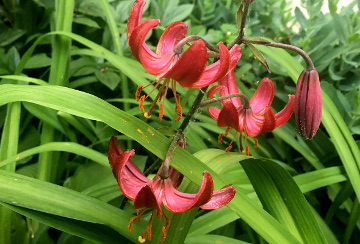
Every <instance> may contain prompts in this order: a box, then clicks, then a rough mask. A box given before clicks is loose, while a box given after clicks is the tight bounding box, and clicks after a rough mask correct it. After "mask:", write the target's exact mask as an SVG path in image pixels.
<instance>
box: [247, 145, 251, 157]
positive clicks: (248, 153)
mask: <svg viewBox="0 0 360 244" xmlns="http://www.w3.org/2000/svg"><path fill="white" fill-rule="evenodd" d="M249 155H250V149H249V147H248V146H246V156H249Z"/></svg>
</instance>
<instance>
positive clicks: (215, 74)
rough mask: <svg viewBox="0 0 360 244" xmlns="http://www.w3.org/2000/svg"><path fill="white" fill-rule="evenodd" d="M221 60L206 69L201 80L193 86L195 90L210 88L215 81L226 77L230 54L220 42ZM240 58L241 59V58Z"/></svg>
mask: <svg viewBox="0 0 360 244" xmlns="http://www.w3.org/2000/svg"><path fill="white" fill-rule="evenodd" d="M218 47H219V53H220V60H218V61H216V62H215V63H213V64H211V65H209V66H207V67H206V69H205V71H204V73H203V74H202V76H201V78H200V80H199V81H198V82H197V83H196V84H195V85H194V86H193V88H202V87H205V86H208V85H210V84H212V83H214V82H215V81H218V80H219V79H221V78H222V77H224V76H225V75H226V74H227V73H228V72H229V68H230V53H229V50H228V49H227V47H226V46H225V45H224V44H223V43H222V42H220V43H219V45H218ZM239 58H240V57H239Z"/></svg>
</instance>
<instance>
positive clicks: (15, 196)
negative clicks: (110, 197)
mask: <svg viewBox="0 0 360 244" xmlns="http://www.w3.org/2000/svg"><path fill="white" fill-rule="evenodd" d="M109 171H110V169H109ZM0 191H1V193H2V194H1V195H0V202H4V203H7V204H11V205H14V206H16V207H22V208H26V209H30V210H36V211H39V212H42V213H46V214H50V215H56V216H60V217H64V218H62V220H65V218H68V219H72V220H77V221H78V222H79V221H84V222H90V223H97V224H103V225H107V226H109V227H111V228H113V229H114V230H116V231H118V232H119V233H120V234H121V235H123V236H124V237H126V238H128V239H130V240H132V241H136V240H137V237H138V236H139V235H140V234H141V233H142V231H143V229H144V228H145V223H144V222H141V223H138V224H136V225H134V226H133V228H132V232H129V231H128V229H127V225H128V222H129V220H130V218H131V217H132V215H131V214H129V213H128V212H125V211H122V210H120V209H118V208H116V207H113V206H111V205H109V204H107V203H104V202H102V201H99V200H97V199H94V198H92V197H89V196H86V195H84V194H81V193H79V192H76V191H73V190H70V189H67V188H65V187H61V186H58V185H55V184H51V183H48V182H45V181H41V180H37V179H33V178H29V177H26V176H22V175H19V174H14V173H10V172H7V171H4V170H0ZM34 214H35V213H34ZM43 216H45V217H47V216H48V215H43ZM40 217H41V215H40ZM47 219H48V220H49V218H47ZM53 221H55V222H61V221H59V219H58V220H56V218H54V219H53ZM69 222H70V223H69V224H71V221H69ZM66 224H67V222H64V223H63V225H64V226H66ZM64 226H63V227H62V228H65V227H64Z"/></svg>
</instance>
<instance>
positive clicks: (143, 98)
mask: <svg viewBox="0 0 360 244" xmlns="http://www.w3.org/2000/svg"><path fill="white" fill-rule="evenodd" d="M144 101H145V95H142V96H141V98H140V101H139V108H140V110H141V112H143V113H145V110H144Z"/></svg>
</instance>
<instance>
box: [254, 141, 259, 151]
mask: <svg viewBox="0 0 360 244" xmlns="http://www.w3.org/2000/svg"><path fill="white" fill-rule="evenodd" d="M254 141H255V145H254V147H253V148H254V149H255V148H257V147H258V146H259V141H258V139H256V138H254Z"/></svg>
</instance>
